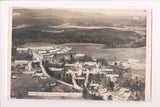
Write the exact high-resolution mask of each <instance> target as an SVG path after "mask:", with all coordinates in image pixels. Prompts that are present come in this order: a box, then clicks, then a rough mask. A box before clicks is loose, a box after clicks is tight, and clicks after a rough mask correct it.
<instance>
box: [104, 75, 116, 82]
mask: <svg viewBox="0 0 160 107" xmlns="http://www.w3.org/2000/svg"><path fill="white" fill-rule="evenodd" d="M106 77H108V78H110V80H111V81H113V82H116V81H117V80H118V77H119V75H118V74H106Z"/></svg>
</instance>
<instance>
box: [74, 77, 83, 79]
mask: <svg viewBox="0 0 160 107" xmlns="http://www.w3.org/2000/svg"><path fill="white" fill-rule="evenodd" d="M75 79H76V80H85V77H75Z"/></svg>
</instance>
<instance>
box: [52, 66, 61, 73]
mask: <svg viewBox="0 0 160 107" xmlns="http://www.w3.org/2000/svg"><path fill="white" fill-rule="evenodd" d="M49 69H50V70H51V71H58V72H60V71H63V68H54V67H51V68H49Z"/></svg>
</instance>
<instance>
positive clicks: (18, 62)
mask: <svg viewBox="0 0 160 107" xmlns="http://www.w3.org/2000/svg"><path fill="white" fill-rule="evenodd" d="M14 63H16V64H28V61H27V60H15V62H14Z"/></svg>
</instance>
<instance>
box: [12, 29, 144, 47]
mask: <svg viewBox="0 0 160 107" xmlns="http://www.w3.org/2000/svg"><path fill="white" fill-rule="evenodd" d="M12 34H13V45H23V44H25V43H27V42H31V43H32V42H44V43H53V44H63V43H96V44H105V46H106V48H124V47H143V46H145V45H146V42H145V41H146V39H145V38H144V37H145V36H144V35H140V34H137V33H135V32H133V31H119V30H115V29H111V28H105V29H78V30H77V29H75V30H74V31H65V32H62V33H52V32H41V31H39V30H26V29H19V30H13V33H12Z"/></svg>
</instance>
